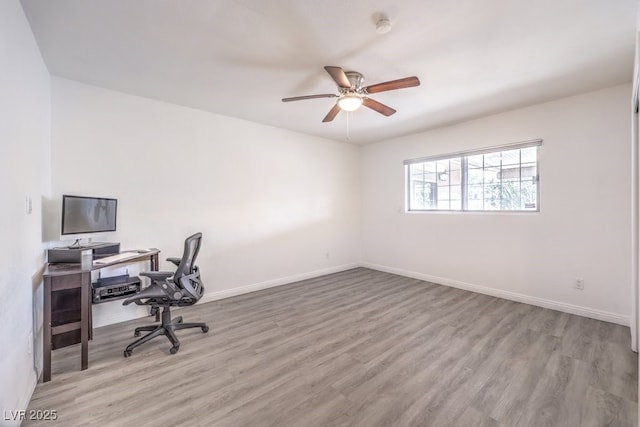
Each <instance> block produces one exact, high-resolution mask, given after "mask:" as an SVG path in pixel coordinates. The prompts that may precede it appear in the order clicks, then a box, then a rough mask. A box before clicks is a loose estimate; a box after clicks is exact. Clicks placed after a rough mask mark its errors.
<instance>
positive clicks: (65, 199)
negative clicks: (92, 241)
mask: <svg viewBox="0 0 640 427" xmlns="http://www.w3.org/2000/svg"><path fill="white" fill-rule="evenodd" d="M117 209H118V200H117V199H106V198H102V197H83V196H69V195H63V196H62V234H63V235H66V234H80V233H101V232H105V231H115V230H116V211H117Z"/></svg>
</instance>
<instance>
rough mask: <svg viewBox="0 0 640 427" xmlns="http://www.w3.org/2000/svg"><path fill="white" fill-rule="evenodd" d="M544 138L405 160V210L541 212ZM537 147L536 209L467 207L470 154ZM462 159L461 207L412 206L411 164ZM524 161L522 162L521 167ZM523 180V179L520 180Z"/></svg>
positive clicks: (410, 211) (409, 211)
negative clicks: (541, 156)
mask: <svg viewBox="0 0 640 427" xmlns="http://www.w3.org/2000/svg"><path fill="white" fill-rule="evenodd" d="M541 146H542V139H532V140H527V141H520V142H515V143H511V144H505V145H498V146H493V147H487V148H482V149H478V150H468V151H460V152H456V153H449V154H443V155H438V156H428V157H420V158H416V159H409V160H405V161H404V174H405V212H407V213H415V212H475V213H478V212H482V213H538V212H540V147H541ZM530 147H537V150H536V176H535V181H536V207H535V209H497V210H492V209H468V208H467V204H468V203H467V202H468V200H467V191H468V185H469V184H468V162H467V158H468V157H469V156H476V155H480V154H490V153H497V152H501V151H509V150H517V149H523V148H530ZM452 159H460V163H461V164H460V169H461V179H460V197H461V201H460V209H438V208H412V207H411V174H410V166H411V165H413V164H416V163H425V162H435V161H441V160H452ZM521 168H522V162H520V169H521ZM520 182H522V180H520Z"/></svg>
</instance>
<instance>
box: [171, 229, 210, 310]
mask: <svg viewBox="0 0 640 427" xmlns="http://www.w3.org/2000/svg"><path fill="white" fill-rule="evenodd" d="M201 241H202V233H196V234H194V235H192V236H189V237H187V238H186V240H185V241H184V252H183V253H182V259H181V260H180V264H178V268H177V269H176V272H175V274H174V275H173V282H174V283H175V284H177V285H178V286H179V287H180V288H182V289H184V290H185V291H186V292H187V294H188V296H190V297H191V298H194V299H196V300H199V299H200V297H201V296H202V294H203V293H204V287H203V286H202V282H201V281H200V272H199V271H198V267H196V265H195V262H196V257H197V256H198V252H199V251H200V243H201Z"/></svg>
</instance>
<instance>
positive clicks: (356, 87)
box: [345, 71, 364, 91]
mask: <svg viewBox="0 0 640 427" xmlns="http://www.w3.org/2000/svg"><path fill="white" fill-rule="evenodd" d="M345 74H346V76H347V79H348V80H349V83H350V84H351V89H348V91H360V89H361V88H362V83H363V82H364V76H363V75H362V74H360V73H359V72H357V71H345Z"/></svg>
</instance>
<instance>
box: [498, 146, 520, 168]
mask: <svg viewBox="0 0 640 427" xmlns="http://www.w3.org/2000/svg"><path fill="white" fill-rule="evenodd" d="M519 164H520V150H519V149H518V150H509V151H503V152H502V166H508V165H519Z"/></svg>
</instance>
